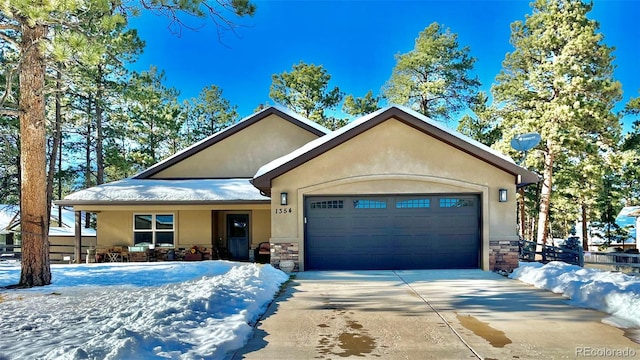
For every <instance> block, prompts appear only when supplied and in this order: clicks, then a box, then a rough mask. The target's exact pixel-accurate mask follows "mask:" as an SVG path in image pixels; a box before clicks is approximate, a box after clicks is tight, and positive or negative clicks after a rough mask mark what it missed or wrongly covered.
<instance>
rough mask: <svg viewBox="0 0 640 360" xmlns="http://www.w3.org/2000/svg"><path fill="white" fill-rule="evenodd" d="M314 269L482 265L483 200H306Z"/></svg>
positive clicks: (308, 255) (308, 259)
mask: <svg viewBox="0 0 640 360" xmlns="http://www.w3.org/2000/svg"><path fill="white" fill-rule="evenodd" d="M305 222H306V225H305V264H306V269H308V270H338V269H340V270H354V269H362V270H374V269H377V270H382V269H454V268H455V269H470V268H478V267H479V265H480V234H481V229H480V223H481V221H480V196H479V195H474V194H471V195H469V194H438V195H432V194H419V195H384V196H381V195H374V196H362V195H352V196H311V197H306V198H305Z"/></svg>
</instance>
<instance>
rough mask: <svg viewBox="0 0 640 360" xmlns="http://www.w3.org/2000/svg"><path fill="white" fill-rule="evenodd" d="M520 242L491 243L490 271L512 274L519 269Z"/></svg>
mask: <svg viewBox="0 0 640 360" xmlns="http://www.w3.org/2000/svg"><path fill="white" fill-rule="evenodd" d="M518 253H519V246H518V240H491V241H489V270H491V271H496V270H504V271H509V272H511V271H512V270H513V269H515V268H517V267H518Z"/></svg>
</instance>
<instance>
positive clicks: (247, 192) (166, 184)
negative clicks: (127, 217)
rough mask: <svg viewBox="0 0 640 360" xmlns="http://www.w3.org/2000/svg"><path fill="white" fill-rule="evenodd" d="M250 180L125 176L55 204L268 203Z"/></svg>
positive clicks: (267, 199) (268, 199)
mask: <svg viewBox="0 0 640 360" xmlns="http://www.w3.org/2000/svg"><path fill="white" fill-rule="evenodd" d="M268 201H270V198H269V197H267V196H264V195H262V194H261V193H260V190H258V189H256V188H255V187H254V186H253V185H252V184H251V183H250V182H249V179H239V178H234V179H180V180H160V179H135V178H126V179H123V180H119V181H114V182H110V183H107V184H102V185H98V186H94V187H91V188H88V189H84V190H80V191H77V192H75V193H73V194H70V195H67V196H66V197H65V198H64V199H62V200H58V201H56V204H58V205H117V204H138V205H140V204H171V203H180V204H184V203H198V204H202V203H207V202H268Z"/></svg>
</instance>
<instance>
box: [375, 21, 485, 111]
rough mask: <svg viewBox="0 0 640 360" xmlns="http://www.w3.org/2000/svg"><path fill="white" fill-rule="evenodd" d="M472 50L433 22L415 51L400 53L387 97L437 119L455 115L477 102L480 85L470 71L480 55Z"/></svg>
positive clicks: (393, 101)
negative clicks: (472, 54)
mask: <svg viewBox="0 0 640 360" xmlns="http://www.w3.org/2000/svg"><path fill="white" fill-rule="evenodd" d="M469 53H470V50H469V48H468V47H463V48H460V46H459V44H458V36H457V35H456V34H454V33H451V31H450V30H449V29H445V27H444V26H441V25H440V24H438V23H432V24H431V25H429V26H428V27H427V28H425V29H424V30H423V31H422V32H421V33H420V35H418V38H417V39H416V45H415V48H414V49H413V50H412V51H410V52H408V53H406V54H402V55H400V54H399V55H396V62H397V63H396V66H395V67H394V68H393V73H392V75H391V78H390V79H389V80H388V81H387V83H386V84H385V86H384V88H383V94H384V97H385V98H386V99H387V100H388V101H389V102H391V103H394V104H399V105H405V106H408V107H410V108H412V109H414V110H416V111H418V112H420V113H422V114H424V115H426V116H428V117H430V118H432V119H434V120H443V121H447V120H451V119H453V118H454V116H455V114H457V113H458V112H460V111H462V110H464V109H466V108H468V107H469V106H470V105H471V104H472V103H473V101H474V100H475V96H476V93H477V89H478V87H479V86H480V81H479V80H478V78H477V77H472V76H471V75H470V72H471V71H472V70H473V65H474V63H475V61H476V59H475V58H473V57H471V56H469Z"/></svg>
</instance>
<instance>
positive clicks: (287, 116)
mask: <svg viewBox="0 0 640 360" xmlns="http://www.w3.org/2000/svg"><path fill="white" fill-rule="evenodd" d="M270 115H276V116H278V117H280V118H282V119H284V120H286V121H289V122H291V123H292V124H295V125H297V126H299V127H301V128H303V129H305V130H307V131H309V132H311V133H313V134H315V135H317V136H323V135H325V134H328V133H330V132H331V130H329V129H327V128H325V127H324V126H322V125H320V124H318V123H316V122H314V121H311V120H309V119H307V118H305V117H303V116H301V115H299V114H297V113H295V112H293V111H291V110H289V109H286V108H284V107H280V106H269V107H266V108H264V109H262V110H260V111H258V112H256V113H254V114H251V115H249V116H247V117H244V118H242V119H240V120H239V121H238V122H236V123H235V124H233V125H231V126H228V127H226V128H224V129H222V130H220V131H218V132H217V133H215V134H213V135H210V136H208V137H206V138H204V139H202V140H200V141H198V142H196V143H194V144H193V145H191V146H189V147H187V148H185V149H183V150H181V151H178V152H177V153H175V154H173V155H171V156H169V157H167V158H165V159H164V160H161V161H160V162H158V163H156V164H154V165H152V166H151V167H149V168H147V169H145V170H143V171H141V172H139V173H138V174H136V175H134V176H132V178H134V179H146V178H149V177H151V176H153V175H155V174H157V173H159V172H160V171H162V170H164V169H166V168H168V167H170V166H172V165H174V164H176V163H178V162H180V161H182V160H184V159H186V158H188V157H190V156H191V155H193V154H195V153H198V152H199V151H201V150H203V149H205V148H207V147H209V146H211V145H213V144H215V143H217V142H219V141H221V140H224V139H226V138H228V137H230V136H232V135H233V134H235V133H237V132H240V131H241V130H243V129H245V128H247V127H249V126H250V125H253V124H255V123H257V122H258V121H260V120H263V119H265V118H266V117H268V116H270Z"/></svg>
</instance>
